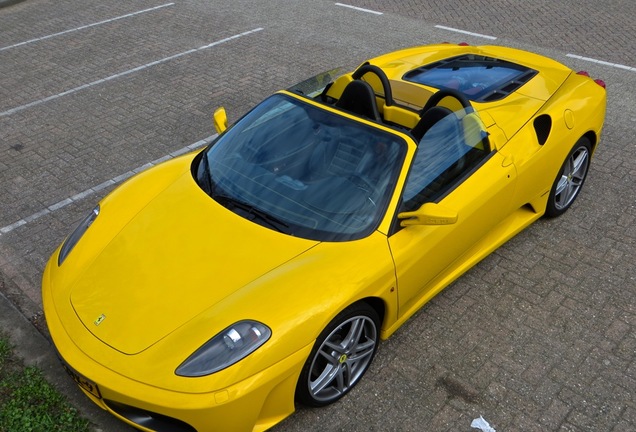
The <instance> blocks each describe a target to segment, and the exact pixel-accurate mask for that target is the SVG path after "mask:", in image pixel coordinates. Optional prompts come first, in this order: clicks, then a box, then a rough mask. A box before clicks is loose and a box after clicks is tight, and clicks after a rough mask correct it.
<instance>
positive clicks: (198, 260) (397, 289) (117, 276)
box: [42, 44, 606, 432]
mask: <svg viewBox="0 0 636 432" xmlns="http://www.w3.org/2000/svg"><path fill="white" fill-rule="evenodd" d="M605 101H606V95H605V86H604V83H603V82H602V81H601V80H593V79H592V78H590V76H589V75H588V74H587V73H584V72H579V73H576V72H573V71H572V70H570V69H569V68H567V67H565V66H563V65H562V64H560V63H557V62H556V61H553V60H551V59H548V58H545V57H543V56H539V55H537V54H532V53H529V52H525V51H521V50H517V49H511V48H504V47H496V46H482V47H472V46H465V45H463V44H462V45H451V44H439V45H430V46H422V47H416V48H409V49H405V50H401V51H397V52H393V53H389V54H386V55H382V56H380V57H377V58H374V59H371V60H369V61H367V62H365V63H363V64H362V65H361V66H360V67H358V68H357V69H356V70H355V71H353V72H349V73H343V74H339V73H335V72H333V71H332V72H327V73H324V74H321V75H319V76H317V77H315V78H313V79H310V80H308V81H305V82H303V83H300V84H299V85H297V86H295V87H293V88H291V89H288V90H285V91H280V92H278V93H276V94H274V95H272V96H271V97H269V98H267V99H265V100H264V101H263V102H262V103H260V104H259V105H257V106H256V107H255V108H253V109H252V110H251V111H250V112H249V113H247V114H246V115H245V116H244V117H242V118H241V119H240V120H238V121H237V122H236V123H234V124H233V125H231V126H230V127H227V125H226V124H227V117H226V115H225V111H224V110H223V109H222V108H220V109H218V110H217V111H216V112H215V114H214V122H215V125H216V127H217V130H218V131H219V132H220V133H219V136H218V137H217V138H216V139H215V140H214V141H213V142H212V143H211V144H210V145H209V146H208V147H207V148H205V149H204V150H202V151H198V152H194V153H191V154H187V155H184V156H180V157H178V158H176V159H173V160H170V161H168V162H164V163H163V164H161V165H159V166H156V167H154V168H152V169H149V170H147V171H145V172H142V173H140V174H139V175H137V176H136V177H134V178H132V179H130V180H128V181H127V182H126V183H125V184H123V185H122V186H120V187H119V188H118V189H116V190H115V191H114V192H112V193H111V194H110V195H109V196H107V197H106V198H104V199H103V200H102V201H101V202H100V203H99V204H98V205H97V206H96V207H95V209H94V210H93V211H92V212H91V213H90V214H89V215H88V216H87V217H86V218H85V219H84V220H83V221H82V222H81V223H80V224H79V226H78V227H77V229H76V230H75V231H74V232H73V233H72V234H71V235H69V236H68V238H66V240H65V241H64V242H63V244H62V245H61V246H60V247H59V248H58V249H57V250H56V251H55V252H54V253H53V256H52V257H51V259H50V261H49V263H48V265H47V266H46V269H45V271H44V275H43V282H42V289H43V303H44V312H45V314H46V321H47V324H48V327H49V329H50V333H51V336H52V339H53V342H54V343H55V346H56V348H57V350H58V352H59V354H60V358H61V359H62V363H63V365H64V368H65V369H66V370H67V372H68V373H69V374H70V375H71V377H73V379H74V380H75V381H76V382H77V383H78V385H79V386H80V387H81V388H82V390H83V391H84V392H85V393H86V395H87V396H88V397H89V398H91V399H92V400H93V401H94V402H95V403H96V404H98V405H99V406H100V407H102V408H103V409H105V410H108V411H109V412H111V413H112V414H114V415H115V416H117V417H118V418H120V419H121V420H123V421H124V422H127V423H129V424H131V425H133V426H135V427H137V428H139V429H141V430H145V431H172V432H190V431H201V432H203V431H224V432H225V431H261V430H265V429H267V428H269V427H271V426H272V425H274V424H276V423H278V422H280V421H281V420H282V419H284V418H285V417H287V416H289V415H290V414H291V413H292V412H293V411H294V407H295V403H302V404H305V405H310V406H322V405H326V404H330V403H332V402H334V401H337V400H338V399H339V398H341V397H342V396H344V395H345V394H347V393H348V392H349V391H350V390H351V389H352V388H353V387H354V386H355V385H356V384H357V383H358V382H359V381H360V380H361V378H362V376H363V375H364V373H365V371H366V370H367V369H368V367H369V365H370V364H371V361H372V360H373V357H374V354H375V352H376V349H377V346H378V343H379V341H380V340H381V339H385V338H388V337H389V336H390V335H391V334H392V333H393V332H395V331H396V330H397V329H398V328H399V327H400V326H401V325H402V324H403V323H404V322H405V321H406V320H407V319H409V317H411V316H412V315H413V314H414V313H415V312H416V311H417V310H418V309H419V308H421V307H422V306H423V305H424V304H426V302H428V301H429V300H430V299H431V298H432V297H433V296H435V295H436V294H437V293H438V292H440V291H441V290H442V289H443V288H444V287H446V286H448V285H449V284H450V283H451V282H452V281H453V280H455V279H456V278H457V277H459V276H460V275H461V274H462V273H464V272H466V271H467V270H468V269H469V268H470V267H471V266H473V265H475V264H476V263H477V262H479V261H480V260H481V259H483V258H484V257H486V256H487V255H488V254H489V253H490V252H492V251H493V250H494V249H496V248H497V247H498V246H500V245H501V244H503V243H504V242H506V241H507V240H508V239H510V238H511V237H512V236H514V235H515V234H516V233H518V232H519V231H521V230H522V229H524V228H525V227H527V226H528V225H530V224H531V223H532V222H534V221H536V220H537V219H539V218H540V217H542V216H544V215H545V216H547V217H554V216H559V215H561V214H562V213H564V212H565V211H566V210H567V209H568V208H569V207H570V206H571V205H572V203H573V202H574V200H575V199H576V197H577V195H578V194H579V193H580V191H581V188H582V187H583V182H584V181H585V178H586V175H587V173H588V171H589V166H590V160H591V157H592V155H593V153H594V150H595V149H596V147H597V145H598V143H599V138H600V135H601V128H602V126H603V121H604V116H605V103H606V102H605Z"/></svg>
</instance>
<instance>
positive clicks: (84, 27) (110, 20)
mask: <svg viewBox="0 0 636 432" xmlns="http://www.w3.org/2000/svg"><path fill="white" fill-rule="evenodd" d="M168 6H174V3H166V4H162V5H160V6H155V7H152V8H149V9H144V10H140V11H137V12H132V13H129V14H126V15H121V16H118V17H115V18H110V19H107V20H104V21H100V22H96V23H93V24H87V25H83V26H81V27H77V28H74V29H69V30H64V31H61V32H58V33H53V34H50V35H47V36H42V37H39V38H35V39H29V40H27V41H24V42H19V43H17V44H13V45H9V46H6V47H2V48H0V51H5V50H8V49H11V48H16V47H19V46H22V45H27V44H30V43H33V42H39V41H43V40H45V39H51V38H54V37H57V36H61V35H64V34H67V33H72V32H76V31H80V30H85V29H87V28H90V27H95V26H98V25H102V24H107V23H109V22H113V21H117V20H120V19H124V18H130V17H133V16H135V15H140V14H142V13H146V12H152V11H155V10H157V9H162V8H165V7H168Z"/></svg>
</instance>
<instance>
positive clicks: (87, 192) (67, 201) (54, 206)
mask: <svg viewBox="0 0 636 432" xmlns="http://www.w3.org/2000/svg"><path fill="white" fill-rule="evenodd" d="M217 136H218V134H214V135H212V136H209V137H207V138H204V139H202V140H200V141H197V142H195V143H193V144H190V145H188V146H185V147H183V148H181V149H179V150H176V151H173V152H172V153H169V154H167V155H165V156H163V157H161V158H159V159H156V160H154V161H152V162H148V163H147V164H144V165H142V166H140V167H137V168H135V169H133V170H130V171H128V172H125V173H123V174H121V175H118V176H117V177H113V178H112V179H109V180H106V181H105V182H103V183H100V184H98V185H97V186H93V187H92V188H88V189H86V190H85V191H83V192H80V193H78V194H75V195H73V196H72V197H68V198H65V199H63V200H62V201H58V202H56V203H55V204H52V205H50V206H48V207H47V208H45V209H43V210H40V211H39V212H37V213H33V214H32V215H30V216H27V217H25V218H23V219H20V220H19V221H16V222H14V223H12V224H11V225H7V226H4V227H2V228H0V236H2V235H3V234H7V233H9V232H11V231H13V230H14V229H16V228H18V227H21V226H22V225H26V224H28V223H29V222H33V221H34V220H36V219H39V218H41V217H42V216H46V215H48V214H50V213H53V212H54V211H56V210H59V209H61V208H64V207H66V206H67V205H70V204H73V203H75V202H78V201H80V200H82V199H84V198H86V197H87V196H89V195H92V194H94V193H96V192H99V191H100V190H102V189H105V188H107V187H108V186H112V185H116V184H117V183H121V182H123V181H124V180H126V179H128V178H130V177H132V176H133V175H135V174H137V173H139V172H141V171H144V170H146V169H148V168H151V167H153V166H155V165H158V164H160V163H161V162H165V161H167V160H170V159H172V158H175V157H177V156H180V155H182V154H185V153H188V152H190V151H194V150H196V149H198V148H200V147H203V146H206V145H208V144H210V143H211V142H212V140H213V139H215V138H216V137H217Z"/></svg>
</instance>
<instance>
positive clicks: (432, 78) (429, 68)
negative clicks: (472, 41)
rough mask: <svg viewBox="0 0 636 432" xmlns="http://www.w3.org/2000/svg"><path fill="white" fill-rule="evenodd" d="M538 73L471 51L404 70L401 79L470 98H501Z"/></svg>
mask: <svg viewBox="0 0 636 432" xmlns="http://www.w3.org/2000/svg"><path fill="white" fill-rule="evenodd" d="M536 74H537V71H536V70H534V69H530V68H527V67H525V66H521V65H518V64H515V63H511V62H509V61H506V60H499V59H496V58H492V57H484V56H479V55H474V54H469V55H462V56H459V57H453V58H449V59H446V60H442V61H439V62H437V63H433V64H430V65H426V66H422V67H419V68H417V69H414V70H411V71H409V72H407V73H406V74H405V75H404V77H403V79H404V80H405V81H410V82H414V83H418V84H424V85H427V86H431V87H435V88H438V89H454V90H459V91H461V92H462V93H464V94H465V95H466V97H468V98H469V99H470V100H473V101H476V102H490V101H495V100H499V99H503V98H504V97H506V96H507V95H509V94H510V93H512V92H514V91H515V90H517V89H518V88H519V87H521V86H522V85H523V84H525V83H526V82H528V81H529V80H530V79H531V78H532V77H534V76H535V75H536Z"/></svg>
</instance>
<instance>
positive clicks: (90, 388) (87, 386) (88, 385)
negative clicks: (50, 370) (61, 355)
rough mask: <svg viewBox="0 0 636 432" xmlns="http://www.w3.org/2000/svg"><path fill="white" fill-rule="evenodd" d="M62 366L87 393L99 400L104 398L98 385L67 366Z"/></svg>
mask: <svg viewBox="0 0 636 432" xmlns="http://www.w3.org/2000/svg"><path fill="white" fill-rule="evenodd" d="M62 366H64V370H65V371H66V373H67V374H69V376H70V377H71V378H73V381H75V382H76V383H77V385H78V386H80V387H81V388H82V389H84V390H86V391H87V392H89V393H90V394H92V395H93V396H95V397H96V398H98V399H101V398H102V395H101V393H100V392H99V387H97V384H95V383H94V382H93V381H91V380H89V379H87V378H85V377H83V376H82V375H80V374H78V373H77V372H75V371H74V370H73V369H72V368H71V367H70V366H68V365H67V364H64V363H62Z"/></svg>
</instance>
